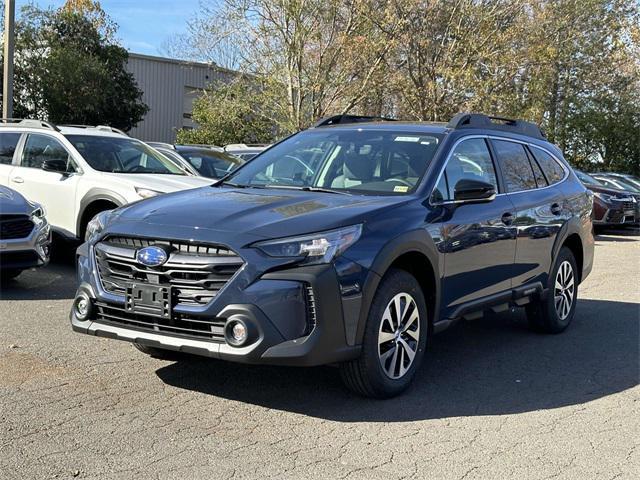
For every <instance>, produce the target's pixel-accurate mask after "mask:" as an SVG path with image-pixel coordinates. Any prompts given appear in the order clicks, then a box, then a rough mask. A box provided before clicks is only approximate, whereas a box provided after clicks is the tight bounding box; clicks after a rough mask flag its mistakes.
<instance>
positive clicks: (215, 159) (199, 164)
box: [178, 150, 244, 178]
mask: <svg viewBox="0 0 640 480" xmlns="http://www.w3.org/2000/svg"><path fill="white" fill-rule="evenodd" d="M178 153H179V154H180V155H181V156H182V157H183V158H184V159H186V160H187V162H189V164H190V165H191V166H192V167H193V168H195V169H196V170H197V171H198V173H200V175H202V176H204V177H209V178H222V177H224V176H225V175H227V174H228V173H229V172H231V171H232V170H233V169H235V168H236V167H239V166H240V165H241V164H242V163H244V162H243V160H242V159H241V158H238V157H236V156H234V155H230V154H228V153H225V152H216V151H214V150H178Z"/></svg>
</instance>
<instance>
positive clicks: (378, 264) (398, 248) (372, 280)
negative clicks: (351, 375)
mask: <svg viewBox="0 0 640 480" xmlns="http://www.w3.org/2000/svg"><path fill="white" fill-rule="evenodd" d="M438 265H439V264H438V253H437V250H436V247H435V245H434V243H433V241H432V240H431V237H430V236H429V235H428V234H427V232H426V231H424V230H416V231H411V232H407V233H405V234H403V235H401V236H399V237H396V238H394V239H393V240H391V241H390V242H388V243H387V244H386V245H385V247H384V248H383V249H381V251H380V252H379V253H378V255H377V256H376V259H375V260H374V262H373V264H372V266H371V270H370V275H369V276H368V278H367V280H366V282H365V285H364V288H363V302H362V308H361V310H360V317H359V320H358V331H357V336H356V341H357V343H362V338H363V335H364V330H365V325H366V323H367V317H368V316H369V309H370V307H371V302H372V301H373V297H374V295H375V293H376V290H377V289H378V285H379V284H380V281H381V280H382V277H384V275H385V274H386V273H387V272H388V271H389V269H392V268H398V269H402V270H405V271H407V272H409V273H411V274H412V275H413V276H414V277H415V278H416V280H417V281H418V283H419V284H420V287H421V288H422V291H423V294H424V297H425V301H426V303H427V309H428V315H429V319H430V320H431V321H430V322H429V323H430V327H431V326H432V325H433V323H435V322H436V321H437V319H438V312H439V308H440V281H439V278H440V272H439V268H438Z"/></svg>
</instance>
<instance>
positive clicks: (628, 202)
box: [575, 170, 640, 229]
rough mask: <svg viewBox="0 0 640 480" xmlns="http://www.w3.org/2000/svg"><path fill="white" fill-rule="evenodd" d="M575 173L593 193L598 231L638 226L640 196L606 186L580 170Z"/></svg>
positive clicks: (595, 225) (594, 222) (594, 217)
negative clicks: (604, 228) (614, 227)
mask: <svg viewBox="0 0 640 480" xmlns="http://www.w3.org/2000/svg"><path fill="white" fill-rule="evenodd" d="M575 173H576V175H577V177H578V178H579V179H580V181H581V182H582V183H583V184H584V185H585V186H586V187H587V188H588V189H589V190H591V191H592V192H593V196H594V197H593V225H594V227H595V228H596V229H600V228H603V227H613V226H624V225H636V224H637V223H638V222H639V221H640V196H635V195H634V194H632V193H631V192H627V191H624V190H620V189H617V188H611V187H609V186H606V185H604V184H603V183H602V182H601V181H600V180H597V179H595V178H594V177H592V176H591V175H588V174H586V173H585V172H582V171H580V170H575Z"/></svg>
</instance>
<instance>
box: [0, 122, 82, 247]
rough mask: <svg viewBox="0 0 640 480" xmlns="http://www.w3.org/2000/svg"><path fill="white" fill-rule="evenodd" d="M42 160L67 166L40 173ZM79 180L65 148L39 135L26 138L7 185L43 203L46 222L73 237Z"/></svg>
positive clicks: (53, 140)
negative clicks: (59, 170) (60, 170)
mask: <svg viewBox="0 0 640 480" xmlns="http://www.w3.org/2000/svg"><path fill="white" fill-rule="evenodd" d="M45 160H46V161H50V162H53V163H54V164H59V165H63V166H64V165H66V170H65V169H64V168H63V169H62V170H65V171H62V172H58V171H46V170H43V169H42V166H43V163H44V162H45ZM78 181H79V175H78V171H77V167H76V165H75V164H74V162H73V160H72V158H71V155H70V154H69V152H68V151H67V149H66V148H65V147H64V146H63V145H62V144H61V143H60V142H59V141H58V140H57V139H56V138H54V137H53V136H50V135H43V134H39V133H29V134H28V135H27V137H26V139H25V141H24V145H23V147H22V151H21V153H20V161H19V163H18V164H17V165H16V166H15V167H14V168H13V170H11V173H10V175H9V186H10V187H11V188H13V189H15V190H17V191H18V192H20V193H21V194H22V195H24V196H25V197H26V198H27V199H29V200H33V201H36V202H38V203H40V204H42V205H43V206H44V208H45V210H46V212H47V219H48V220H49V223H50V224H51V225H52V226H53V227H55V228H57V229H59V230H62V231H63V233H65V234H66V235H75V234H74V233H73V232H75V229H76V211H75V204H76V202H75V199H76V190H77V186H78Z"/></svg>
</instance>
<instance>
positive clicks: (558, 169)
mask: <svg viewBox="0 0 640 480" xmlns="http://www.w3.org/2000/svg"><path fill="white" fill-rule="evenodd" d="M531 153H533V156H534V157H535V159H536V160H537V161H538V164H539V165H540V168H542V171H543V172H544V175H545V177H547V180H548V181H549V185H553V184H554V183H558V182H559V181H560V180H562V179H563V178H564V169H563V168H562V166H561V165H560V164H559V163H558V161H557V160H556V159H555V158H553V157H552V156H551V155H549V154H548V153H547V152H545V151H544V150H541V149H539V148H532V149H531Z"/></svg>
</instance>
